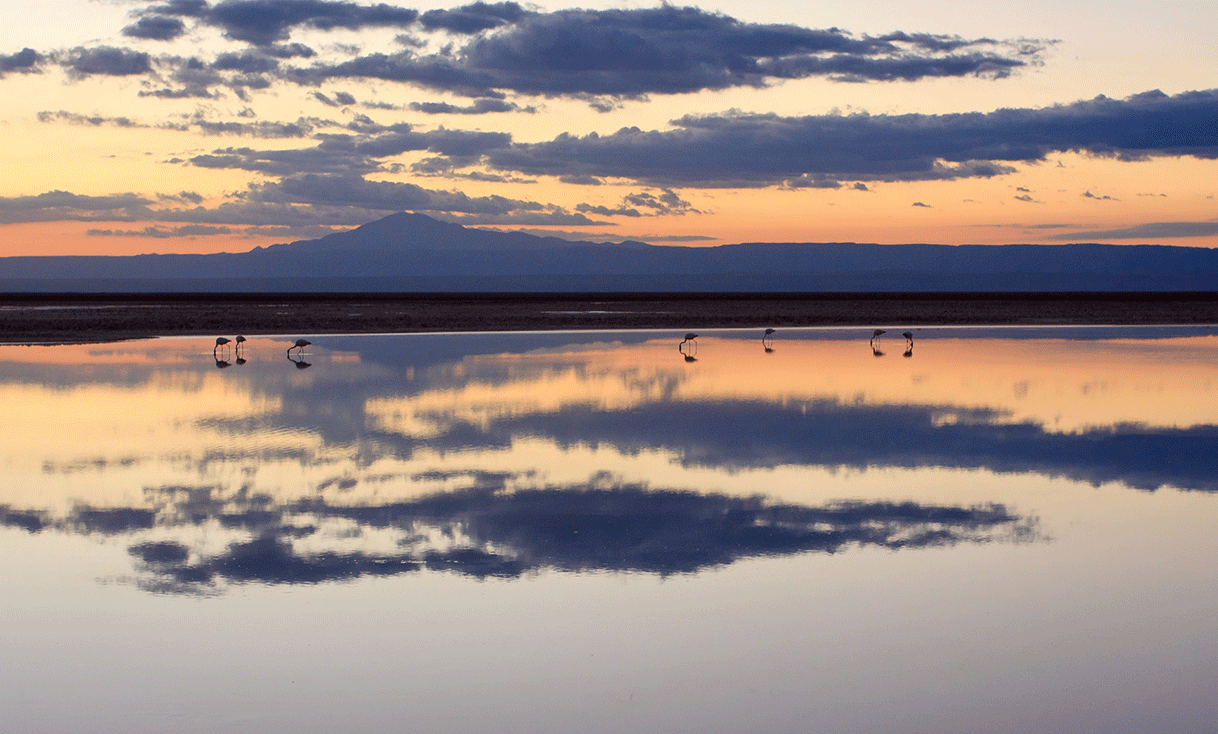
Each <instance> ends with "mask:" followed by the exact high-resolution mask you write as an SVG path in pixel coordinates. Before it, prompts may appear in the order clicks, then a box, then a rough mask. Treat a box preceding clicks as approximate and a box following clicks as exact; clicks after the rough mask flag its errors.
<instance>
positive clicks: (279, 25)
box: [145, 0, 419, 46]
mask: <svg viewBox="0 0 1218 734" xmlns="http://www.w3.org/2000/svg"><path fill="white" fill-rule="evenodd" d="M145 12H147V13H150V14H156V15H160V16H179V17H188V18H194V19H196V20H197V21H198V22H199V23H202V24H204V25H209V26H214V27H217V28H220V29H221V30H222V31H223V32H224V35H225V36H227V37H229V38H231V39H233V40H236V41H244V42H246V43H249V44H252V45H255V46H270V45H273V44H276V43H278V42H280V41H286V40H288V39H289V38H290V36H291V32H292V30H294V29H296V28H312V29H316V30H323V31H328V30H334V29H336V28H342V29H346V30H359V29H361V28H373V27H403V28H404V27H407V26H409V25H411V24H412V23H414V21H415V20H416V19H417V18H418V17H419V12H418V11H417V10H413V9H410V8H401V7H396V6H392V5H386V4H384V3H378V4H376V5H358V4H356V3H353V2H327V1H326V0H224V1H223V2H219V3H216V4H215V5H209V4H208V3H206V2H201V1H200V2H191V1H187V2H170V3H167V4H163V5H154V6H150V7H149V8H147V9H146V11H145Z"/></svg>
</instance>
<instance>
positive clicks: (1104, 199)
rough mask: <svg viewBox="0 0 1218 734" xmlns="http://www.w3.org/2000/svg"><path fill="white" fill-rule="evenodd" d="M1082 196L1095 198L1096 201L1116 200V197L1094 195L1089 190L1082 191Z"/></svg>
mask: <svg viewBox="0 0 1218 734" xmlns="http://www.w3.org/2000/svg"><path fill="white" fill-rule="evenodd" d="M1082 196H1083V198H1084V199H1095V200H1096V201H1117V199H1114V198H1112V197H1111V196H1107V195H1105V196H1096V195H1095V194H1093V193H1091V192H1090V191H1084V192H1083V194H1082Z"/></svg>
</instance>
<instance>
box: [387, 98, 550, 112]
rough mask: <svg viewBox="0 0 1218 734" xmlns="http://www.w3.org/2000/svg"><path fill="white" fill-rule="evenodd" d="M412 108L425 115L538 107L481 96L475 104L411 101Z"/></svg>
mask: <svg viewBox="0 0 1218 734" xmlns="http://www.w3.org/2000/svg"><path fill="white" fill-rule="evenodd" d="M410 109H412V110H414V111H415V112H422V113H423V114H425V115H485V114H489V113H492V112H523V113H526V114H535V113H536V112H537V108H536V107H532V106H529V107H521V106H520V105H518V104H516V103H515V102H508V101H506V100H502V99H495V98H492V97H480V98H479V99H476V100H474V102H473V104H469V105H465V106H459V105H454V104H449V103H448V102H411V103H410Z"/></svg>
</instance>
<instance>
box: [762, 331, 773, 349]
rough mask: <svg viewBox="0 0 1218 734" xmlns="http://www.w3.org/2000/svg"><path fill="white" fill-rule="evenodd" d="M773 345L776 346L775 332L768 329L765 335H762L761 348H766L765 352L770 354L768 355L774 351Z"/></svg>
mask: <svg viewBox="0 0 1218 734" xmlns="http://www.w3.org/2000/svg"><path fill="white" fill-rule="evenodd" d="M773 344H774V330H773V329H766V330H765V333H764V334H762V335H761V346H763V347H765V351H766V353H767V354H768V353H770V352H772V351H774V347H773V346H772V345H773Z"/></svg>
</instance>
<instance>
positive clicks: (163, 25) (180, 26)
mask: <svg viewBox="0 0 1218 734" xmlns="http://www.w3.org/2000/svg"><path fill="white" fill-rule="evenodd" d="M185 33H186V24H185V23H183V22H182V21H181V19H179V18H170V17H167V16H164V15H145V16H144V17H143V18H140V19H139V20H137V21H136V22H135V23H132V24H131V25H129V26H127V27H126V28H124V29H123V35H124V36H129V37H131V38H144V39H148V40H153V41H172V40H173V39H175V38H178V37H179V36H181V35H183V34H185Z"/></svg>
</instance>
